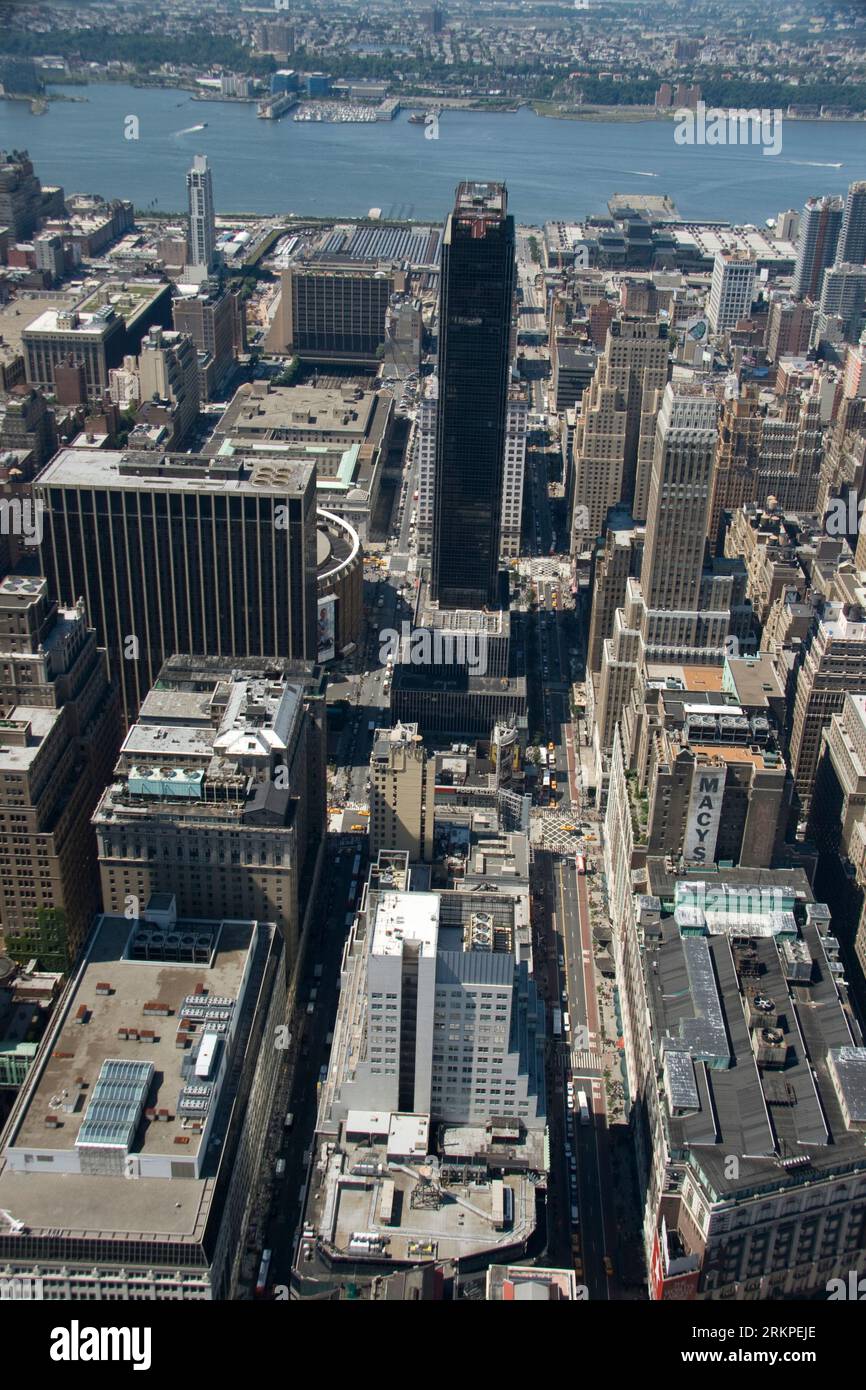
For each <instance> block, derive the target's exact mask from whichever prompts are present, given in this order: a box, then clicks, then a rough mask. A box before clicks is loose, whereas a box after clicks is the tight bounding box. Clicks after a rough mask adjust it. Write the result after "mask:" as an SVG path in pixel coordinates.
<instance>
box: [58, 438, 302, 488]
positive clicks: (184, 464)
mask: <svg viewBox="0 0 866 1390" xmlns="http://www.w3.org/2000/svg"><path fill="white" fill-rule="evenodd" d="M312 476H313V464H311V463H294V462H287V463H279V464H277V465H273V464H270V465H269V464H268V461H267V460H261V461H257V460H249V459H243V460H239V461H237V462H236V463H235V464H234V466H233V467H228V468H226V467H224V466H223V467H220V466H218V465H216V464H215V463H213V461H212V460H210V459H208V458H205V457H203V456H199V455H191V454H181V455H178V456H177V457H174V456H172V455H167V454H161V453H160V452H159V451H158V450H156V451H154V452H153V453H151V452H147V453H143V454H132V453H130V452H129V451H127V450H124V451H121V450H118V449H61V450H59V452H58V453H57V454H55V456H54V458H53V459H52V460H51V462H50V463H49V464H48V465H47V466H46V467H45V468H43V470H42V472H41V473H40V474H39V479H38V481H39V485H40V486H42V487H74V488H85V489H90V488H112V489H122V490H125V491H130V492H136V491H148V492H149V491H159V492H162V491H166V492H187V493H189V492H223V493H228V494H233V493H250V494H251V495H253V496H255V495H257V494H258V495H261V496H275V495H276V496H281V497H286V496H297V495H303V494H304V493H305V492H306V490H307V487H308V485H309V482H310V479H311V478H312Z"/></svg>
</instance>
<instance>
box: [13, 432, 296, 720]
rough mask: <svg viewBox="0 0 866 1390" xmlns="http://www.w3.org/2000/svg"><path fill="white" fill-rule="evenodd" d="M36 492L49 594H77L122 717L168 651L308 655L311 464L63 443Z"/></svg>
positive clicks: (137, 703) (132, 710)
mask: <svg viewBox="0 0 866 1390" xmlns="http://www.w3.org/2000/svg"><path fill="white" fill-rule="evenodd" d="M35 490H36V493H37V496H38V498H39V499H40V500H41V501H42V502H43V503H44V506H45V515H44V520H45V530H44V538H43V543H42V547H41V555H42V561H43V563H44V565H45V567H46V569H45V574H46V578H47V579H48V583H49V588H50V591H51V592H52V593H55V594H58V595H60V596H61V597H64V596H65V595H67V594H75V595H78V596H83V598H84V601H85V604H86V607H87V612H88V615H89V617H90V620H91V622H92V623H93V625H94V627H95V628H96V631H97V636H98V640H99V641H100V642H102V643H103V644H104V645H105V647H106V649H107V652H108V661H109V668H110V671H111V675H112V678H113V679H114V680H115V681H116V682H117V684H118V685H119V686H120V691H121V700H122V704H123V709H124V717H125V719H126V722H127V724H128V723H131V722H132V721H133V720H134V719H135V716H136V714H137V713H138V710H139V709H140V707H141V702H142V700H143V699H144V697H145V695H146V694H147V692H148V691H149V690H150V688H151V686H152V685H153V684H154V682H155V681H156V679H157V677H158V675H159V672H160V668H161V667H162V664H163V662H164V661H165V659H166V658H167V657H168V656H170V655H171V654H172V653H173V652H191V653H193V654H199V655H202V654H207V655H210V656H232V657H245V656H262V655H266V656H271V655H280V656H290V657H292V658H294V659H295V660H305V659H307V660H315V658H316V649H317V629H316V494H315V469H314V467H313V465H312V464H309V463H302V464H293V463H283V462H281V461H279V460H277V461H275V460H272V459H268V458H262V459H260V460H259V459H256V458H250V459H239V458H226V459H222V458H215V459H209V458H203V457H201V456H199V455H195V454H181V455H171V454H163V453H161V452H160V451H158V450H155V451H149V452H131V451H130V452H126V453H123V452H119V451H113V450H106V449H88V448H79V449H62V450H61V451H60V452H59V453H58V454H57V456H56V457H55V458H54V459H52V461H51V463H50V464H49V465H48V467H47V468H46V469H45V470H44V471H43V472H42V474H41V475H40V478H39V481H38V484H37V485H36V489H35Z"/></svg>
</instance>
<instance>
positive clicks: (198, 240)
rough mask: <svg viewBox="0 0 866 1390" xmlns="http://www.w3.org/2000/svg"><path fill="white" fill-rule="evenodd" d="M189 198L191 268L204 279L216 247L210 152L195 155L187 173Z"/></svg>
mask: <svg viewBox="0 0 866 1390" xmlns="http://www.w3.org/2000/svg"><path fill="white" fill-rule="evenodd" d="M186 191H187V198H188V201H189V260H188V262H187V268H188V270H191V271H192V274H191V276H190V278H191V279H193V280H203V279H205V278H206V276H207V275H208V274H209V272H210V270H211V268H212V266H213V263H214V253H215V251H216V224H215V221H214V204H213V175H212V173H211V171H210V169H209V168H208V162H207V155H204V154H197V155H194V156H193V161H192V168H191V169H190V170H189V172H188V174H187V176H186Z"/></svg>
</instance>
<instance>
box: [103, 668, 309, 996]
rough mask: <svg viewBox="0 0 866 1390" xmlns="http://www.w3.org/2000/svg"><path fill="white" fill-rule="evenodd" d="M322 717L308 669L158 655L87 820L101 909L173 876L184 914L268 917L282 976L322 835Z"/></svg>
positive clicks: (112, 908) (123, 903)
mask: <svg viewBox="0 0 866 1390" xmlns="http://www.w3.org/2000/svg"><path fill="white" fill-rule="evenodd" d="M324 719H325V714H324V696H323V689H322V680H321V676H320V675H319V673H318V670H317V668H315V667H313V666H307V665H305V664H304V663H300V662H299V663H292V662H290V661H285V660H280V659H274V660H272V661H270V662H268V661H258V662H256V661H254V660H247V661H243V662H240V663H237V662H236V661H235V659H234V658H227V659H213V658H206V659H198V660H197V659H196V658H195V657H172V658H171V659H170V660H169V661H167V662H166V664H165V665H164V666H163V668H162V670H161V671H160V673H159V680H158V682H157V684H156V686H155V687H154V689H152V690H151V691H150V692H149V693H148V695H147V696H146V697H145V700H144V703H143V704H142V707H141V710H140V712H139V716H138V720H137V721H136V723H135V724H133V725H132V726H131V728H130V729H129V731H128V733H127V734H126V737H125V739H124V741H123V744H122V746H121V749H120V756H119V759H118V762H117V765H116V767H115V769H114V775H113V778H112V779H111V781H110V783H109V785H108V787H107V788H106V790H105V791H104V793H103V794H102V797H101V798H100V801H99V805H98V806H97V808H96V812H95V814H94V817H93V824H94V826H95V827H96V836H97V843H98V849H99V875H100V882H101V886H102V902H103V906H104V908H105V910H106V912H116V913H122V912H124V911H125V910H126V909H127V908H128V907H129V904H130V902H133V903H134V904H137V905H142V904H144V903H146V902H148V900H149V899H150V898H151V896H152V895H153V894H159V893H168V892H169V887H170V888H171V892H172V893H173V894H174V896H175V898H176V900H177V910H178V912H179V913H180V914H181V916H187V915H189V914H190V913H191V912H192V906H191V904H194V903H196V902H198V903H199V904H200V907H199V910H200V911H201V912H202V913H204V915H205V916H207V917H216V918H222V917H243V918H245V917H255V918H257V919H261V920H267V921H269V922H275V923H276V924H277V926H278V927H279V928H280V930H281V932H282V933H283V936H284V938H285V941H286V968H287V970H288V971H289V972H290V973H291V970H292V967H293V965H294V962H295V959H296V957H297V950H298V943H299V940H300V934H301V921H302V916H303V901H302V899H301V898H300V891H301V888H302V886H304V885H308V884H309V881H310V878H311V874H312V870H313V867H314V866H315V861H316V856H317V853H318V850H319V847H320V845H321V843H322V838H323V835H324V822H325V806H324V797H325V781H326V778H325V734H324ZM130 895H131V896H130Z"/></svg>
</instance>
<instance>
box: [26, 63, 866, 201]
mask: <svg viewBox="0 0 866 1390" xmlns="http://www.w3.org/2000/svg"><path fill="white" fill-rule="evenodd" d="M58 90H59V91H61V92H66V93H67V94H68V95H70V96H72V97H75V98H77V99H76V100H75V101H55V102H52V103H51V104H50V106H49V109H48V111H47V112H46V114H45V115H42V116H36V115H32V114H31V113H30V110H29V108H28V106H27V105H26V103H23V102H0V147H5V148H18V149H21V148H26V149H28V150H29V151H30V155H31V157H32V159H33V161H34V163H35V165H36V169H37V173H38V174H39V176H40V178H41V179H42V181H43V183H48V184H51V183H61V184H62V185H63V187H64V188H65V189H66V191H67V192H93V193H101V194H102V195H103V196H104V197H107V198H111V197H122V198H131V199H132V200H133V202H134V203H135V205H136V207H137V208H141V209H145V208H153V209H154V210H155V211H163V210H164V211H180V210H182V209H184V208H185V206H186V192H185V184H184V175H185V172H186V170H187V168H188V167H189V164H190V160H191V157H192V155H193V154H195V153H204V154H207V156H208V158H209V160H210V163H211V166H212V168H213V171H214V200H215V203H216V207H217V210H218V211H221V212H245V213H277V212H294V213H299V214H303V215H307V214H309V215H312V216H321V217H328V216H336V215H343V216H363V215H364V214H365V213H366V212H367V211H368V210H369V209H370V208H371V207H378V208H381V210H382V213H383V215H384V216H386V217H387V216H392V217H397V216H402V217H406V218H408V217H414V218H431V219H434V220H437V221H438V220H441V219H442V217H443V216H444V214H445V212H446V211H447V209H448V207H449V205H450V203H451V200H452V197H453V192H454V186H455V184H456V183H457V182H458V181H459V180H460V179H463V178H480V179H504V180H505V181H506V182H507V184H508V189H509V205H510V209H511V211H512V212H514V213H515V215H516V216H517V218H518V219H519V220H522V221H525V222H534V223H540V222H544V221H546V220H548V219H550V218H563V219H565V220H570V219H579V218H581V217H583V216H585V215H587V214H588V213H592V212H596V213H598V212H603V211H604V210H605V205H606V203H607V200H608V198H609V197H610V196H611V195H612V194H613V193H616V192H629V193H636V192H637V193H668V194H670V196H671V197H672V198H673V199H674V201H675V203H676V204H677V206H678V208H679V210H680V212H681V213H682V214H683V216H684V217H686V218H688V219H699V218H705V219H713V218H725V219H728V220H730V221H734V222H741V223H742V222H753V223H756V224H762V223H764V222H765V221H766V219H767V218H768V217H772V216H774V215H775V214H776V213H777V212H778V211H780V210H781V209H783V208H789V207H796V208H799V207H802V205H803V202H804V201H805V199H806V198H807V197H810V196H812V195H816V194H823V193H843V192H844V191H845V189H846V188H847V186H848V184H849V183H851V182H852V181H853V180H854V179H862V178H866V125H864V123H862V122H849V123H846V122H826V121H786V122H785V123H784V128H783V140H782V150H781V152H780V153H779V154H778V155H777V156H767V155H764V154H762V151H761V148H760V146H752V145H746V146H719V147H707V146H702V147H701V146H695V147H688V146H680V145H677V144H676V143H675V142H674V128H675V127H674V124H673V122H672V121H652V120H650V121H640V122H632V121H622V122H618V121H568V120H554V119H549V118H545V117H541V116H536V115H535V114H534V113H533V112H532V111H531V110H529V109H528V108H522V109H521V110H520V111H517V112H514V113H509V114H499V113H481V112H471V111H450V110H449V111H445V112H444V113H443V115H442V116H441V117H440V120H439V138H438V139H435V140H433V139H427V138H425V128H424V127H423V126H421V125H410V124H409V122H408V119H407V115H406V113H405V112H403V113H401V114H400V115H399V116H398V117H397V119H396V120H394V121H390V122H381V123H375V124H361V125H350V124H346V125H331V124H324V123H322V124H318V123H301V122H295V121H293V120H292V119H291V116H290V115H289V116H287V117H283V118H282V120H279V121H261V120H259V119H258V118H257V116H256V108H255V105H252V104H237V103H227V102H219V101H194V100H192V98H191V97H190V96H189V95H188V94H187V93H185V92H183V91H178V90H176V89H154V88H135V87H128V86H122V85H114V84H111V83H103V84H94V85H92V86H88V87H68V88H59V89H58ZM82 98H86V100H82ZM129 116H135V117H137V120H138V139H136V140H130V139H127V138H125V131H126V130H128V129H130V128H131V126H130V123H129V122H128V121H127V117H129ZM203 122H207V127H206V129H204V130H192V129H191V127H194V126H197V125H199V124H201V123H203Z"/></svg>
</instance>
